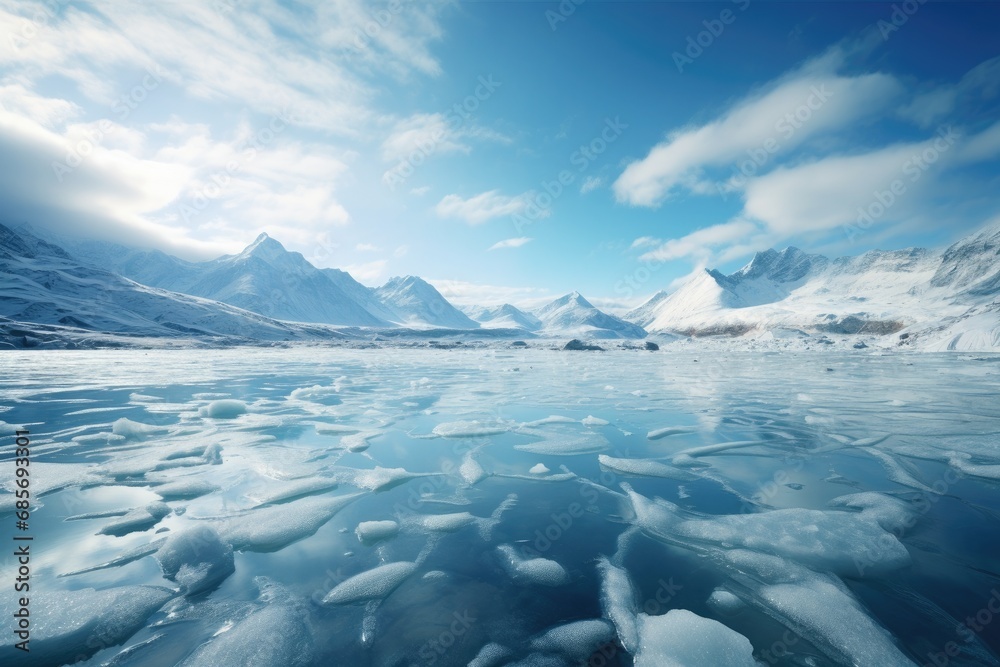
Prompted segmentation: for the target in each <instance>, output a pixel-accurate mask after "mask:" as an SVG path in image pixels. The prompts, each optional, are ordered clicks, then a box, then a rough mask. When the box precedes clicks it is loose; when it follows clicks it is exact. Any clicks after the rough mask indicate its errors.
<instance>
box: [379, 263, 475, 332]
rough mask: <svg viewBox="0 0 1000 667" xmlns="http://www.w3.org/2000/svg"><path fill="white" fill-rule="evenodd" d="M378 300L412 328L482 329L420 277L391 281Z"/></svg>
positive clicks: (383, 288) (381, 291)
mask: <svg viewBox="0 0 1000 667" xmlns="http://www.w3.org/2000/svg"><path fill="white" fill-rule="evenodd" d="M375 296H376V298H377V299H378V300H379V301H381V302H382V303H383V304H384V305H385V307H387V308H389V309H390V310H392V312H394V313H396V314H397V316H398V317H399V318H400V320H401V321H400V323H401V324H405V325H406V326H412V327H442V328H447V329H478V328H479V323H478V322H476V321H474V320H472V319H470V318H469V317H468V316H467V315H466V314H465V313H463V312H462V311H460V310H458V309H457V308H455V306H453V305H451V304H450V303H449V302H448V300H447V299H445V298H444V297H443V296H441V293H440V292H438V291H437V290H436V289H434V287H433V286H432V285H430V284H429V283H427V282H426V281H424V280H423V279H421V278H418V277H416V276H405V277H396V278H390V279H389V281H388V282H387V283H386V284H384V285H382V286H381V287H378V288H376V290H375Z"/></svg>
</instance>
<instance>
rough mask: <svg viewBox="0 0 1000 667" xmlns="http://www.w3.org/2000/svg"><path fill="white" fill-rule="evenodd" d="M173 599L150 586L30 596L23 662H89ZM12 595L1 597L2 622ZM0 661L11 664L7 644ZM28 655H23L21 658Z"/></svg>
mask: <svg viewBox="0 0 1000 667" xmlns="http://www.w3.org/2000/svg"><path fill="white" fill-rule="evenodd" d="M173 596H174V594H173V593H172V592H171V591H168V590H167V589H165V588H159V587H154V586H124V587H121V588H111V589H108V590H103V591H97V590H94V589H93V588H84V589H81V590H76V591H60V592H55V591H50V590H39V591H35V590H32V591H31V596H30V597H31V643H30V644H29V646H30V648H31V653H30V660H29V663H30V664H33V665H62V664H65V663H74V662H77V661H78V660H81V659H84V658H89V657H90V656H92V655H93V654H95V653H97V652H98V651H99V650H100V649H102V648H105V647H108V646H117V645H118V644H121V643H123V642H125V641H126V640H127V639H128V638H129V637H131V636H132V635H133V634H135V633H136V632H137V631H139V630H140V629H141V628H142V627H143V626H144V625H145V624H146V620H147V619H148V618H149V617H150V616H152V615H153V613H154V612H155V611H156V610H158V609H159V608H160V607H162V606H163V604H164V603H165V602H166V601H167V600H169V599H170V598H172V597H173ZM15 599H16V598H15V596H14V595H5V596H4V599H3V602H0V605H2V613H3V616H4V618H8V619H9V618H13V614H14V612H15V611H16V609H14V608H13V604H14V602H15ZM5 643H6V644H7V646H5V647H4V649H3V652H2V653H0V657H4V660H3V662H4V664H17V663H16V662H15V660H14V659H13V658H12V654H13V653H20V651H16V650H15V649H14V648H13V646H12V642H5ZM25 655H28V654H25Z"/></svg>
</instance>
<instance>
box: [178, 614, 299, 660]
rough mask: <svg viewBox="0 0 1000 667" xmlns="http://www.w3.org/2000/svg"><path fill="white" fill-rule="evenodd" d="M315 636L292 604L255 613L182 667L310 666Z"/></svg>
mask: <svg viewBox="0 0 1000 667" xmlns="http://www.w3.org/2000/svg"><path fill="white" fill-rule="evenodd" d="M315 659H316V657H315V648H314V644H313V637H312V634H311V633H310V632H309V629H308V627H306V624H305V622H304V621H303V619H302V618H301V615H300V613H299V612H298V610H297V609H295V608H294V607H293V606H291V605H285V604H272V605H267V606H266V607H264V608H263V609H261V610H260V611H257V612H254V613H253V614H251V615H250V616H248V617H247V618H245V619H243V620H242V621H240V622H238V623H237V624H236V625H234V626H233V627H231V628H230V629H228V630H226V631H225V632H222V633H220V634H217V635H215V636H214V637H213V638H212V639H211V640H210V641H209V642H208V643H207V644H203V645H202V646H201V647H199V648H198V650H197V651H195V652H194V653H193V654H192V655H191V656H190V657H189V658H188V659H187V660H185V661H184V662H182V663H181V665H182V666H183V667H221V666H222V665H247V666H248V667H249V666H252V667H286V666H287V667H307V666H308V665H312V664H314V662H315Z"/></svg>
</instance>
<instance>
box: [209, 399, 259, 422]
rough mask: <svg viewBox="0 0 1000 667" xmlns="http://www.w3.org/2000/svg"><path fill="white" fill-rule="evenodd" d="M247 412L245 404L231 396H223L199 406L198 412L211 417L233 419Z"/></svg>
mask: <svg viewBox="0 0 1000 667" xmlns="http://www.w3.org/2000/svg"><path fill="white" fill-rule="evenodd" d="M246 413H247V404H246V403H244V402H243V401H237V400H236V399H233V398H223V399H220V400H218V401H212V402H211V403H209V404H208V405H206V406H204V407H202V408H200V409H199V410H198V414H200V415H201V416H202V417H209V418H211V419H235V418H236V417H239V416H240V415H245V414H246Z"/></svg>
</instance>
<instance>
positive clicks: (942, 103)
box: [899, 56, 1000, 128]
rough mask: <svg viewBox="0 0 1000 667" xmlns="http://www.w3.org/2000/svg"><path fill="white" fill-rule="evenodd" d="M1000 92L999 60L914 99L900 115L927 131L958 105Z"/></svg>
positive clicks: (985, 64)
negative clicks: (956, 81) (955, 81)
mask: <svg viewBox="0 0 1000 667" xmlns="http://www.w3.org/2000/svg"><path fill="white" fill-rule="evenodd" d="M998 91H1000V56H997V57H996V58H991V59H989V60H986V61H984V62H982V63H980V64H979V65H977V66H975V67H973V68H972V69H971V70H969V71H968V72H966V74H965V76H963V77H962V78H961V80H959V81H958V83H955V84H952V85H943V86H936V87H933V88H931V89H929V90H926V91H924V92H922V93H920V94H919V95H917V96H916V97H915V98H914V100H913V101H912V102H910V104H908V105H906V106H904V107H902V108H901V109H900V110H899V115H900V116H902V117H903V118H906V119H907V120H911V121H913V122H914V123H916V124H917V125H919V126H921V127H925V128H926V127H930V126H931V125H933V124H934V123H936V122H939V121H940V120H941V119H942V118H944V117H945V116H947V115H948V114H949V113H951V112H952V111H953V110H954V109H955V108H956V106H958V105H959V104H960V103H967V102H969V101H971V100H972V99H974V98H976V97H983V98H989V97H995V96H996V94H997V92H998Z"/></svg>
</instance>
